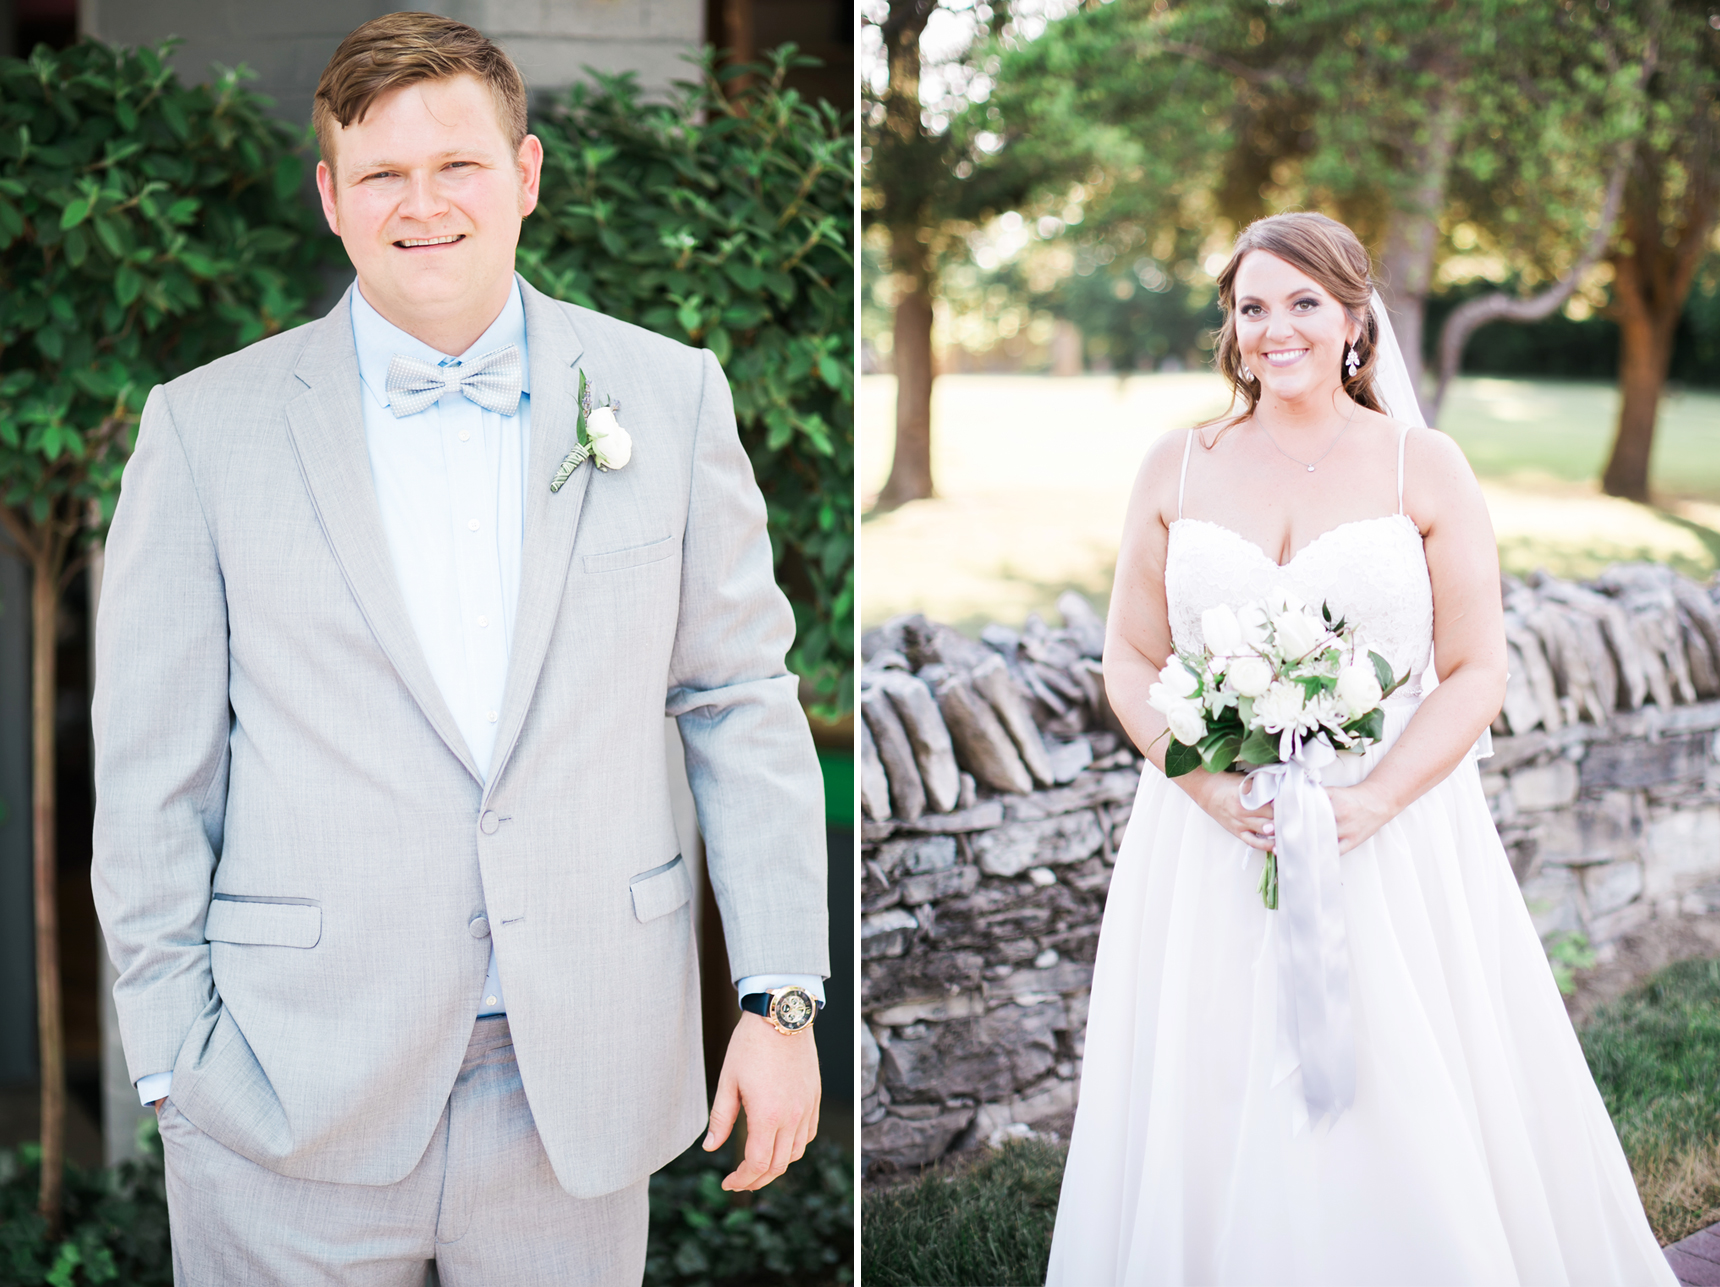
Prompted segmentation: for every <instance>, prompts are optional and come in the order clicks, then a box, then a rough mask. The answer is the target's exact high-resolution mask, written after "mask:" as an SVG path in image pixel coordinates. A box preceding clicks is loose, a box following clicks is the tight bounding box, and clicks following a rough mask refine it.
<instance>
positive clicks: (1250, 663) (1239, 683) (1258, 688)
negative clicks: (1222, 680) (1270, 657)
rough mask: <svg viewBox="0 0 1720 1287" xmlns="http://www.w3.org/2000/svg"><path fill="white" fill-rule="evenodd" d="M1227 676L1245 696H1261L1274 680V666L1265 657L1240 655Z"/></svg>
mask: <svg viewBox="0 0 1720 1287" xmlns="http://www.w3.org/2000/svg"><path fill="white" fill-rule="evenodd" d="M1225 677H1226V679H1228V680H1229V682H1230V686H1231V687H1232V688H1233V689H1235V690H1236V691H1237V692H1239V693H1241V694H1242V695H1243V696H1244V697H1259V696H1260V695H1261V694H1262V693H1264V692H1265V691H1266V688H1267V686H1268V685H1269V684H1271V682H1272V666H1271V664H1270V663H1269V662H1267V660H1266V658H1264V657H1238V658H1237V659H1236V660H1235V661H1233V662H1231V663H1230V670H1229V671H1228V672H1227V673H1226V676H1225Z"/></svg>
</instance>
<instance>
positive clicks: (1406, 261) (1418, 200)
mask: <svg viewBox="0 0 1720 1287" xmlns="http://www.w3.org/2000/svg"><path fill="white" fill-rule="evenodd" d="M1447 79H1449V78H1447ZM1458 123H1459V106H1458V102H1457V98H1456V95H1454V94H1452V93H1450V92H1449V91H1443V90H1442V91H1440V92H1439V93H1438V94H1437V95H1436V96H1435V97H1434V98H1432V99H1431V100H1430V101H1429V102H1428V105H1427V117H1426V119H1425V120H1424V121H1423V123H1422V127H1421V129H1420V130H1419V131H1418V132H1417V136H1416V138H1415V139H1414V140H1413V141H1412V142H1411V143H1410V144H1409V145H1408V146H1407V147H1406V148H1405V157H1404V160H1405V163H1406V166H1407V167H1408V169H1409V171H1410V173H1411V174H1412V175H1413V180H1412V182H1411V186H1410V189H1409V191H1408V192H1407V193H1405V194H1404V195H1403V196H1402V197H1401V198H1400V199H1399V200H1398V202H1397V204H1396V205H1395V206H1394V208H1393V210H1392V213H1391V216H1390V218H1389V220H1388V221H1387V224H1386V232H1385V239H1384V242H1385V244H1384V246H1383V247H1382V249H1381V252H1380V267H1381V269H1382V270H1383V275H1384V278H1385V280H1384V281H1383V282H1381V283H1380V297H1381V298H1382V299H1383V300H1384V301H1385V305H1386V311H1387V312H1388V313H1390V314H1391V321H1392V330H1393V331H1394V332H1396V334H1397V342H1398V347H1399V348H1400V349H1402V350H1403V360H1404V365H1405V366H1406V367H1408V368H1409V379H1410V385H1411V387H1412V388H1414V389H1415V394H1416V397H1417V398H1418V399H1423V395H1422V390H1421V373H1422V361H1421V337H1422V321H1423V314H1424V312H1425V310H1426V307H1427V292H1428V288H1429V287H1430V286H1431V285H1432V283H1433V259H1434V253H1435V252H1436V251H1437V250H1438V249H1439V215H1440V211H1441V209H1442V208H1443V207H1444V205H1445V185H1446V176H1447V174H1448V173H1449V171H1450V169H1451V156H1452V151H1453V149H1454V148H1455V147H1456V144H1457V127H1458ZM1423 401H1424V406H1423V408H1422V409H1423V411H1424V412H1425V411H1426V406H1425V400H1424V399H1423Z"/></svg>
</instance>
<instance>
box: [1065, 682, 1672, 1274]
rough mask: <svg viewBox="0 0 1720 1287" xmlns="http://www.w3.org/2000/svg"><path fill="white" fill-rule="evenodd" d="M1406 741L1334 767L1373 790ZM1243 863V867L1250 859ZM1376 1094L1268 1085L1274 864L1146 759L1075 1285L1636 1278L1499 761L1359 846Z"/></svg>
mask: <svg viewBox="0 0 1720 1287" xmlns="http://www.w3.org/2000/svg"><path fill="white" fill-rule="evenodd" d="M1411 713H1412V711H1408V710H1405V711H1398V710H1392V711H1389V712H1388V724H1387V729H1386V738H1385V739H1384V740H1383V741H1382V743H1381V744H1380V745H1379V746H1377V747H1375V748H1374V749H1373V750H1371V751H1370V752H1368V754H1367V755H1366V756H1364V757H1352V758H1347V759H1346V760H1345V761H1344V762H1343V763H1342V764H1341V765H1340V768H1339V769H1337V770H1334V771H1332V772H1330V773H1328V774H1327V779H1326V780H1327V782H1328V784H1331V785H1342V784H1345V783H1348V782H1354V781H1359V780H1360V779H1361V778H1362V777H1364V776H1366V773H1367V771H1368V770H1369V769H1370V768H1371V767H1372V766H1373V764H1375V763H1377V762H1378V760H1379V758H1380V757H1381V756H1382V755H1383V754H1384V753H1385V748H1386V747H1389V745H1390V743H1391V742H1392V741H1394V740H1395V739H1396V736H1397V735H1398V733H1400V732H1401V731H1402V728H1403V725H1404V724H1405V723H1407V720H1408V716H1409V714H1411ZM1245 852H1246V854H1247V857H1246V859H1245V858H1244V854H1245ZM1341 861H1342V864H1343V873H1344V909H1345V915H1346V926H1347V933H1348V938H1349V950H1350V990H1351V997H1352V1004H1353V1008H1354V1023H1355V1040H1356V1099H1355V1104H1354V1106H1353V1107H1351V1108H1350V1109H1349V1110H1348V1111H1347V1112H1345V1113H1344V1114H1343V1116H1342V1117H1340V1118H1339V1119H1338V1120H1337V1121H1336V1122H1335V1123H1328V1124H1326V1125H1322V1126H1319V1127H1314V1128H1310V1127H1309V1126H1308V1125H1307V1124H1306V1117H1305V1114H1304V1113H1303V1112H1302V1111H1301V1108H1300V1103H1301V1100H1300V1097H1301V1086H1300V1076H1299V1074H1291V1075H1290V1076H1289V1077H1287V1078H1282V1079H1280V1080H1279V1081H1278V1082H1277V1084H1276V1085H1275V1084H1273V1071H1274V1064H1275V1062H1276V1052H1277V1010H1276V1007H1277V997H1278V989H1277V981H1276V980H1277V975H1276V971H1277V968H1278V963H1277V958H1276V954H1275V946H1276V943H1275V935H1274V934H1273V933H1272V932H1270V931H1271V926H1270V920H1271V917H1272V916H1273V915H1275V913H1270V912H1267V911H1266V910H1265V908H1264V907H1262V905H1261V901H1260V897H1259V894H1258V893H1257V891H1256V887H1257V885H1258V883H1259V879H1260V869H1261V862H1262V856H1261V855H1260V854H1259V853H1258V852H1257V851H1252V850H1247V851H1245V848H1244V846H1243V845H1242V843H1241V842H1240V841H1239V840H1237V839H1235V838H1234V837H1233V836H1231V835H1230V834H1229V833H1227V832H1226V831H1224V830H1223V828H1221V827H1220V826H1219V825H1218V824H1217V823H1216V822H1214V821H1213V820H1212V819H1211V818H1210V817H1208V816H1207V815H1206V814H1205V813H1204V812H1203V811H1202V810H1201V809H1199V808H1198V807H1197V806H1196V805H1195V804H1194V802H1193V801H1192V800H1190V799H1189V797H1188V796H1187V795H1185V794H1184V793H1183V791H1182V790H1181V789H1180V788H1179V787H1177V786H1176V785H1175V784H1173V783H1171V782H1169V781H1167V780H1166V779H1165V778H1164V776H1163V775H1162V774H1160V773H1158V772H1157V771H1156V770H1154V769H1152V768H1151V767H1149V768H1148V769H1147V771H1146V773H1145V774H1144V775H1143V777H1142V780H1141V786H1140V791H1139V793H1138V794H1137V796H1136V798H1135V806H1134V810H1133V813H1132V815H1131V818H1130V823H1129V829H1128V833H1127V835H1126V837H1125V839H1124V841H1123V844H1122V847H1121V851H1120V852H1119V854H1118V857H1117V866H1116V871H1115V874H1114V876H1113V878H1112V883H1111V890H1110V895H1109V897H1108V899H1107V902H1106V906H1105V919H1104V925H1103V928H1102V930H1101V933H1100V937H1099V950H1098V963H1097V967H1096V969H1095V972H1094V978H1093V992H1092V999H1091V1008H1090V1011H1089V1016H1088V1021H1087V1035H1086V1045H1085V1051H1084V1063H1083V1067H1082V1074H1081V1096H1080V1104H1079V1108H1078V1110H1077V1113H1076V1119H1075V1132H1074V1138H1073V1141H1072V1143H1071V1146H1070V1150H1069V1162H1068V1169H1067V1170H1066V1172H1065V1174H1064V1177H1063V1191H1062V1198H1061V1202H1060V1204H1059V1206H1058V1211H1057V1229H1056V1235H1055V1237H1054V1240H1053V1243H1052V1250H1051V1265H1050V1273H1049V1277H1048V1282H1049V1283H1051V1284H1054V1285H1056V1287H1103V1285H1104V1284H1113V1283H1129V1284H1163V1285H1166V1287H1208V1285H1217V1284H1234V1285H1235V1287H1289V1285H1291V1284H1305V1285H1306V1287H1381V1285H1382V1284H1392V1285H1393V1287H1411V1285H1412V1284H1426V1285H1427V1287H1483V1285H1486V1287H1491V1285H1493V1284H1500V1285H1504V1284H1534V1285H1535V1287H1543V1285H1544V1287H1555V1285H1564V1284H1571V1285H1573V1287H1574V1285H1577V1284H1594V1285H1595V1287H1603V1285H1604V1287H1627V1285H1630V1284H1661V1285H1663V1287H1676V1278H1675V1276H1674V1275H1673V1273H1672V1271H1671V1270H1670V1269H1669V1268H1668V1266H1667V1263H1666V1260H1665V1258H1664V1256H1663V1254H1662V1253H1661V1251H1660V1248H1659V1247H1658V1246H1657V1244H1656V1242H1655V1239H1654V1235H1653V1234H1652V1233H1651V1232H1650V1230H1649V1227H1648V1221H1647V1219H1646V1218H1645V1217H1644V1215H1643V1210H1642V1203H1641V1200H1640V1199H1639V1198H1638V1196H1637V1192H1636V1188H1635V1185H1634V1184H1633V1182H1632V1180H1631V1174H1630V1169H1629V1166H1628V1165H1627V1163H1626V1162H1625V1158H1624V1153H1623V1150H1622V1149H1621V1148H1620V1147H1619V1142H1618V1136H1617V1134H1616V1133H1615V1132H1614V1130H1613V1127H1612V1123H1611V1121H1610V1120H1609V1119H1608V1117H1607V1113H1606V1108H1605V1106H1604V1105H1603V1104H1602V1102H1601V1097H1600V1094H1599V1092H1597V1091H1596V1089H1595V1084H1594V1080H1593V1078H1592V1077H1591V1076H1590V1075H1589V1070H1588V1065H1587V1064H1586V1063H1585V1061H1584V1059H1583V1053H1582V1049H1581V1047H1580V1046H1579V1045H1578V1043H1577V1038H1576V1034H1575V1033H1574V1032H1573V1031H1572V1028H1571V1023H1570V1020H1569V1018H1568V1017H1567V1016H1566V1014H1565V1008H1564V1005H1563V1003H1562V1001H1561V999H1560V997H1559V992H1558V988H1557V986H1556V985H1555V983H1554V982H1553V978H1552V973H1551V971H1550V969H1549V967H1548V964H1547V960H1546V957H1545V955H1544V954H1543V951H1542V948H1541V944H1540V942H1539V940H1538V939H1537V937H1536V934H1535V930H1534V927H1533V925H1532V924H1531V922H1530V919H1529V914H1528V910H1527V908H1526V907H1525V906H1524V903H1523V897H1522V895H1521V894H1520V893H1519V892H1518V888H1517V883H1516V880H1515V879H1514V878H1513V876H1512V872H1511V867H1510V863H1509V861H1508V859H1507V858H1506V855H1505V851H1504V848H1503V847H1502V846H1501V844H1500V842H1499V835H1498V832H1497V831H1496V830H1495V829H1494V826H1493V822H1492V819H1491V817H1490V815H1489V813H1488V809H1487V802H1486V800H1485V798H1484V797H1483V795H1482V792H1481V781H1480V775H1479V770H1478V768H1477V764H1476V761H1475V759H1474V758H1473V757H1471V758H1468V759H1465V760H1464V761H1463V762H1462V763H1461V764H1459V766H1458V767H1457V768H1456V769H1455V770H1454V771H1453V772H1452V773H1451V774H1450V776H1448V777H1447V778H1446V779H1445V781H1443V782H1442V783H1440V784H1439V785H1438V786H1436V787H1434V788H1433V789H1432V790H1430V791H1428V792H1427V793H1426V794H1425V795H1424V796H1422V798H1421V799H1419V800H1417V801H1416V802H1415V803H1414V804H1412V805H1410V806H1409V808H1407V809H1405V810H1404V811H1403V813H1402V814H1400V815H1399V816H1398V817H1397V818H1395V819H1393V820H1392V821H1391V822H1389V823H1387V824H1386V826H1385V827H1383V828H1382V829H1381V830H1380V832H1379V833H1378V834H1377V835H1375V836H1374V837H1373V838H1372V839H1371V840H1369V841H1368V842H1367V843H1365V844H1363V845H1361V846H1359V847H1358V848H1356V849H1355V850H1353V851H1352V852H1350V853H1349V854H1346V855H1345V856H1344V857H1343V858H1342V860H1341Z"/></svg>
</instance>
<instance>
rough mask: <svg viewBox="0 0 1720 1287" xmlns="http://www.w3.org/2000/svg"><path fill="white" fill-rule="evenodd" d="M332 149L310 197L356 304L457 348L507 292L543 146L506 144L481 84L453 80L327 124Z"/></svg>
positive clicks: (409, 89) (391, 96)
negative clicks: (354, 286) (324, 220)
mask: <svg viewBox="0 0 1720 1287" xmlns="http://www.w3.org/2000/svg"><path fill="white" fill-rule="evenodd" d="M332 151H333V153H334V155H333V156H332V157H330V158H325V160H324V161H323V162H322V163H320V164H319V165H318V166H317V190H318V191H319V192H320V193H321V194H322V203H323V213H324V214H325V215H326V216H327V217H328V222H329V227H330V228H332V229H333V230H334V231H335V232H336V234H338V235H339V237H340V239H341V242H342V243H343V244H344V245H345V246H346V253H347V255H348V256H349V257H350V258H351V260H352V264H353V267H354V268H355V269H357V271H358V281H359V286H360V288H361V289H362V290H363V292H364V297H365V299H366V300H368V301H369V302H370V303H371V305H372V306H373V307H374V308H375V309H376V310H377V311H378V312H379V313H381V314H382V315H383V316H384V317H386V318H387V319H388V320H389V321H391V322H393V323H394V324H395V325H396V326H398V327H400V328H401V329H402V330H405V331H407V332H409V333H411V334H413V335H416V336H418V338H420V339H422V340H424V341H425V342H426V343H428V344H430V345H431V346H432V347H433V348H437V349H440V350H441V351H442V352H444V353H458V352H461V351H463V348H464V346H465V345H469V344H470V343H472V342H474V341H475V340H476V339H477V338H478V336H479V335H480V334H482V333H483V330H484V328H485V327H486V326H488V325H489V323H490V322H491V321H493V320H494V319H495V316H496V314H497V313H499V312H500V311H501V308H502V305H503V303H504V302H505V301H506V298H507V293H508V291H509V290H510V289H511V287H512V284H513V268H514V248H515V246H516V245H517V244H518V243H519V237H520V221H521V220H522V219H523V218H524V217H525V216H526V215H528V214H530V213H531V211H532V209H533V208H534V207H535V206H536V205H537V194H538V175H539V171H540V170H541V168H542V165H543V148H542V145H541V144H539V142H538V140H537V139H536V138H535V137H533V136H532V135H527V136H526V138H525V140H524V141H523V142H522V143H521V144H520V146H519V147H518V148H517V149H516V148H514V147H513V146H512V145H511V143H510V142H509V139H508V136H507V133H506V132H505V131H504V130H503V128H502V122H501V117H500V114H499V113H498V112H497V110H496V101H495V98H494V97H493V96H492V94H491V93H490V90H489V89H488V87H486V86H485V85H484V83H483V82H482V81H480V80H479V79H478V78H477V77H475V76H471V75H459V76H451V77H449V78H447V79H446V80H429V81H418V82H416V83H415V84H411V85H406V86H403V87H402V88H400V89H397V90H394V91H392V92H391V93H388V94H385V95H384V96H382V97H381V98H379V99H378V100H377V101H376V102H375V103H373V104H372V105H371V107H370V110H369V112H367V113H366V114H365V117H364V119H363V120H362V121H353V122H352V123H351V124H350V125H348V126H346V127H345V128H343V129H342V128H337V130H336V133H335V138H334V146H333V148H332ZM331 162H332V166H331V164H330V163H331ZM462 341H463V343H462ZM455 345H458V346H459V347H454V346H455Z"/></svg>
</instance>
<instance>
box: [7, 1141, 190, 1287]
mask: <svg viewBox="0 0 1720 1287" xmlns="http://www.w3.org/2000/svg"><path fill="white" fill-rule="evenodd" d="M138 1143H139V1144H140V1145H141V1146H142V1148H143V1157H142V1158H141V1159H140V1160H138V1161H133V1162H123V1163H121V1164H120V1165H119V1166H118V1167H117V1168H115V1169H113V1170H103V1171H84V1170H80V1169H79V1168H78V1167H75V1166H69V1167H67V1168H66V1207H65V1226H64V1230H63V1233H62V1236H61V1239H60V1241H59V1242H56V1243H52V1244H50V1243H49V1242H48V1239H47V1226H46V1224H45V1223H44V1222H43V1220H42V1217H41V1215H40V1213H38V1212H37V1210H36V1187H37V1185H38V1184H39V1183H40V1178H41V1177H40V1174H39V1172H40V1169H41V1162H42V1150H41V1149H40V1147H38V1146H37V1145H34V1144H26V1145H24V1146H23V1147H21V1148H19V1149H18V1150H16V1151H15V1152H13V1151H6V1150H0V1287H38V1285H39V1284H47V1287H83V1284H86V1283H113V1284H115V1287H172V1283H173V1261H172V1257H171V1255H170V1254H169V1251H168V1240H167V1195H166V1193H165V1192H164V1190H163V1187H162V1171H161V1137H160V1136H159V1135H158V1134H157V1133H156V1130H155V1119H154V1118H153V1117H149V1118H145V1119H144V1120H143V1122H141V1123H140V1124H139V1128H138Z"/></svg>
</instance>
